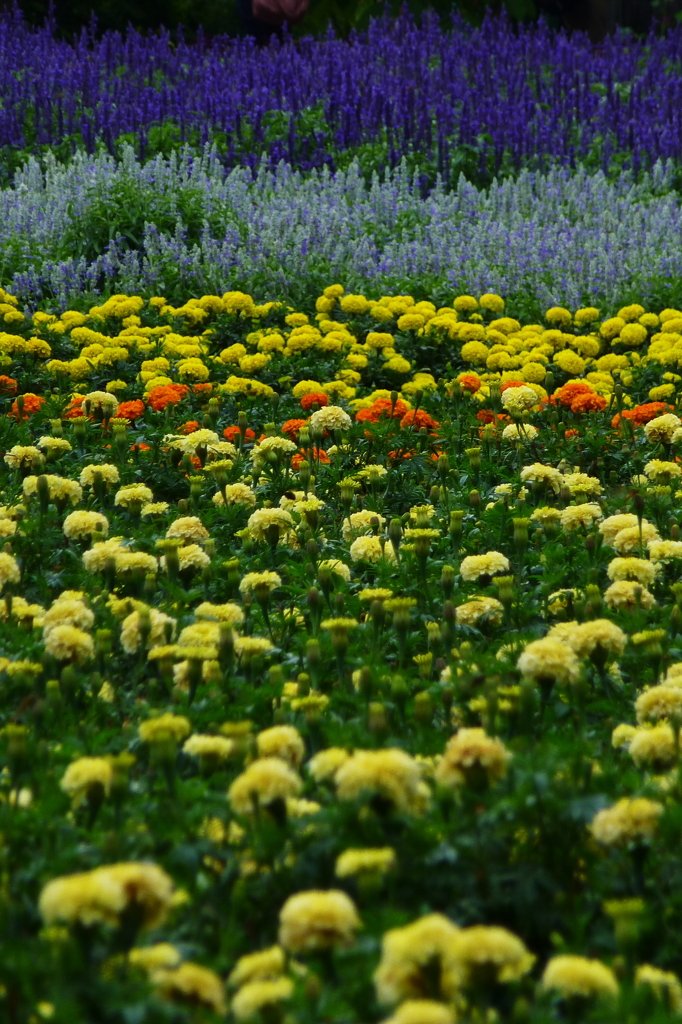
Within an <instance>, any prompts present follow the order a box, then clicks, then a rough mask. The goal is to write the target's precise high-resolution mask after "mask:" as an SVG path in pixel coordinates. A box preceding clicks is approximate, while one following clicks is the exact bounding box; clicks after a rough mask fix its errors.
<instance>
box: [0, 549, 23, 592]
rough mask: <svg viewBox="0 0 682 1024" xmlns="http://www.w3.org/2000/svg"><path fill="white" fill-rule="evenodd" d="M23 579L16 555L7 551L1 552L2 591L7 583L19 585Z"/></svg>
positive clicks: (0, 582) (0, 587)
mask: <svg viewBox="0 0 682 1024" xmlns="http://www.w3.org/2000/svg"><path fill="white" fill-rule="evenodd" d="M20 579H21V572H20V570H19V563H18V562H17V560H16V558H15V557H14V555H10V554H8V553H7V552H6V551H0V590H2V588H3V587H4V586H5V585H6V584H7V583H18V582H19V580H20Z"/></svg>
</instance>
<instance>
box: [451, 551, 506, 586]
mask: <svg viewBox="0 0 682 1024" xmlns="http://www.w3.org/2000/svg"><path fill="white" fill-rule="evenodd" d="M508 570H509V559H508V558H507V557H506V555H503V554H501V553H500V552H499V551H488V552H486V553H485V554H484V555H467V556H466V558H463V559H462V562H461V565H460V567H459V571H460V575H461V577H462V579H463V580H465V581H466V582H467V583H471V582H474V581H476V580H477V579H478V578H479V576H484V575H488V576H494V575H495V574H496V573H505V572H507V571H508Z"/></svg>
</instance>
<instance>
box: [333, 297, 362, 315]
mask: <svg viewBox="0 0 682 1024" xmlns="http://www.w3.org/2000/svg"><path fill="white" fill-rule="evenodd" d="M340 306H341V309H342V310H343V311H344V313H350V314H351V315H352V316H362V315H363V314H364V313H366V312H367V311H368V310H369V302H368V300H367V299H366V298H365V296H364V295H344V296H343V298H342V299H341V300H340Z"/></svg>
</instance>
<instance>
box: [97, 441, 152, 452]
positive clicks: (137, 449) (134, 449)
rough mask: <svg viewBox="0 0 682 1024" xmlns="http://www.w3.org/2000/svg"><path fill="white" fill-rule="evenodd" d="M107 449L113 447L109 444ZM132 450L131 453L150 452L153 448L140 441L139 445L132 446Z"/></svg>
mask: <svg viewBox="0 0 682 1024" xmlns="http://www.w3.org/2000/svg"><path fill="white" fill-rule="evenodd" d="M107 448H111V445H110V444H108V445H107ZM130 450H131V452H150V451H151V450H152V446H151V445H150V444H145V443H144V441H138V442H137V444H131V446H130Z"/></svg>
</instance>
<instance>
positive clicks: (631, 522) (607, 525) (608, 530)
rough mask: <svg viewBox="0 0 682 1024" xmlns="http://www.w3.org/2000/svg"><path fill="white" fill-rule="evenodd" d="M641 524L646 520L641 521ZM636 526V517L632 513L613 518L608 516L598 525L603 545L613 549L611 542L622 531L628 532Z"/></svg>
mask: <svg viewBox="0 0 682 1024" xmlns="http://www.w3.org/2000/svg"><path fill="white" fill-rule="evenodd" d="M642 522H643V523H645V522H646V519H644V520H642ZM637 525H638V520H637V516H636V515H634V514H633V513H632V512H622V513H619V514H618V515H615V516H608V517H607V518H606V519H604V520H602V522H601V523H600V524H599V532H600V533H601V535H602V537H603V538H604V543H605V544H607V545H608V546H609V547H613V542H614V540H615V539H616V537H617V536H618V534H619V533H620V532H621V531H622V530H628V529H630V528H632V527H633V526H637Z"/></svg>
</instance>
